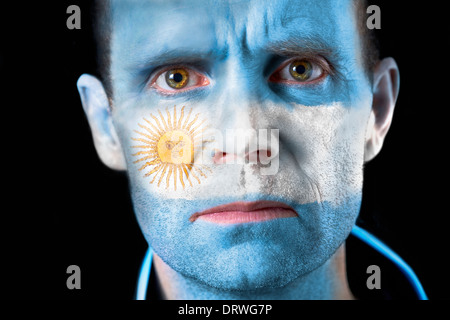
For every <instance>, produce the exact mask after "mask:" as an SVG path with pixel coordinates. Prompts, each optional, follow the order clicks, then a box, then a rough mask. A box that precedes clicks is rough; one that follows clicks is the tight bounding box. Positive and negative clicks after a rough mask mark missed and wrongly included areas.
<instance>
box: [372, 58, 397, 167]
mask: <svg viewBox="0 0 450 320" xmlns="http://www.w3.org/2000/svg"><path fill="white" fill-rule="evenodd" d="M399 87H400V73H399V70H398V66H397V63H396V62H395V60H394V59H392V58H385V59H383V60H381V61H380V62H378V64H377V66H376V67H375V70H374V73H373V100H372V111H371V113H370V118H369V122H368V125H367V131H366V145H365V150H364V161H366V162H367V161H370V160H372V159H373V158H375V156H376V155H377V154H378V153H379V152H380V150H381V147H382V146H383V141H384V138H385V137H386V134H387V132H388V131H389V127H390V126H391V122H392V116H393V114H394V107H395V102H396V101H397V97H398V91H399Z"/></svg>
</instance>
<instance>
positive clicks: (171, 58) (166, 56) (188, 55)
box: [130, 48, 226, 70]
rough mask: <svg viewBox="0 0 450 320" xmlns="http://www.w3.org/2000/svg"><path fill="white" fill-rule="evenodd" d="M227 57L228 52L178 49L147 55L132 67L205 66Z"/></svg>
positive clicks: (135, 61) (132, 64)
mask: <svg viewBox="0 0 450 320" xmlns="http://www.w3.org/2000/svg"><path fill="white" fill-rule="evenodd" d="M225 55H226V50H222V51H221V52H220V51H217V50H213V49H211V50H208V51H203V52H202V51H197V50H195V49H192V48H178V49H172V50H167V51H161V52H159V53H157V54H156V55H154V54H151V55H150V54H149V55H145V56H144V57H141V58H139V59H136V60H134V61H133V62H132V63H131V64H130V67H131V68H133V69H141V70H142V69H150V68H153V67H160V66H164V65H176V64H186V63H188V64H192V65H194V66H195V65H203V64H204V63H205V61H208V60H213V59H215V58H219V57H223V56H225Z"/></svg>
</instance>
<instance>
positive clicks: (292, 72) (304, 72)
mask: <svg viewBox="0 0 450 320" xmlns="http://www.w3.org/2000/svg"><path fill="white" fill-rule="evenodd" d="M329 70H330V67H329V65H328V63H327V62H326V61H325V60H324V59H322V58H320V57H317V58H316V59H304V58H303V59H295V60H288V61H286V62H285V63H283V64H282V65H281V67H279V68H278V69H277V70H276V71H275V72H274V73H273V74H272V75H271V76H270V77H269V82H276V83H280V84H289V85H307V84H312V83H318V82H319V81H320V80H322V79H324V78H325V77H326V76H327V75H329V74H331V72H330V71H329Z"/></svg>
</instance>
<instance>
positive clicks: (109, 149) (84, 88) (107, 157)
mask: <svg viewBox="0 0 450 320" xmlns="http://www.w3.org/2000/svg"><path fill="white" fill-rule="evenodd" d="M77 87H78V92H79V93H80V98H81V103H82V105H83V109H84V112H85V114H86V117H87V120H88V122H89V126H90V127H91V132H92V138H93V139H94V145H95V149H96V150H97V153H98V155H99V157H100V159H101V160H102V161H103V163H104V164H105V165H107V166H108V167H110V168H111V169H114V170H125V169H126V164H125V158H124V155H123V152H122V147H121V145H120V142H119V139H118V136H117V134H116V131H115V129H114V125H113V121H112V117H111V107H110V104H109V100H108V97H107V95H106V92H105V89H104V88H103V85H102V83H101V82H100V81H99V80H98V79H97V78H96V77H94V76H91V75H89V74H83V75H81V77H80V78H79V79H78V82H77Z"/></svg>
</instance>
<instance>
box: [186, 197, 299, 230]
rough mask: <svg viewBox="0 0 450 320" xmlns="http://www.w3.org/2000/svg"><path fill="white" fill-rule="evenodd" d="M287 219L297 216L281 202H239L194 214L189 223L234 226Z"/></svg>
mask: <svg viewBox="0 0 450 320" xmlns="http://www.w3.org/2000/svg"><path fill="white" fill-rule="evenodd" d="M289 217H298V214H297V212H296V211H295V210H294V209H293V208H292V207H290V206H288V205H287V204H284V203H282V202H277V201H251V202H244V201H239V202H232V203H229V204H224V205H220V206H217V207H213V208H210V209H207V210H204V211H200V212H196V213H194V214H193V215H192V216H191V217H190V218H189V221H190V222H194V221H196V220H197V219H201V220H205V221H209V222H213V223H218V224H235V223H248V222H258V221H267V220H272V219H279V218H289Z"/></svg>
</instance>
